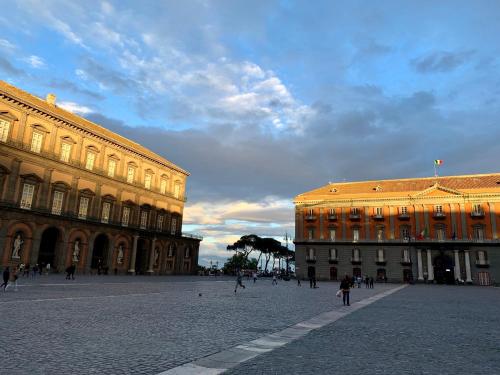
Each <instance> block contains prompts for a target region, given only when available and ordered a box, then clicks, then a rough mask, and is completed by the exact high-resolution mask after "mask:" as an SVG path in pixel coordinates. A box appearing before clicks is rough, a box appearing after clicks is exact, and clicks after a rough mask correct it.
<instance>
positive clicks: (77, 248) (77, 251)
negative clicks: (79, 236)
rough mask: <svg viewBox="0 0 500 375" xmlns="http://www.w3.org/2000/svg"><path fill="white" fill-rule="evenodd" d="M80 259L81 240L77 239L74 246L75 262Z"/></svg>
mask: <svg viewBox="0 0 500 375" xmlns="http://www.w3.org/2000/svg"><path fill="white" fill-rule="evenodd" d="M79 261H80V240H76V241H75V246H74V247H73V263H78V262H79Z"/></svg>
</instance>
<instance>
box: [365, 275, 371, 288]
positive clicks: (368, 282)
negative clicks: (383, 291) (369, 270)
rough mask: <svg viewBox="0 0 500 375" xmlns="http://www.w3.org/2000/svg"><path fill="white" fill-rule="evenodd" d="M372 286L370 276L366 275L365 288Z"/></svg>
mask: <svg viewBox="0 0 500 375" xmlns="http://www.w3.org/2000/svg"><path fill="white" fill-rule="evenodd" d="M369 287H370V278H369V277H368V276H366V277H365V288H369Z"/></svg>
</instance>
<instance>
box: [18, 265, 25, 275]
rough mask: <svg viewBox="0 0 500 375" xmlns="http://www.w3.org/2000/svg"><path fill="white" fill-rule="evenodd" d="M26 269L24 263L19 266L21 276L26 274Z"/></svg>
mask: <svg viewBox="0 0 500 375" xmlns="http://www.w3.org/2000/svg"><path fill="white" fill-rule="evenodd" d="M24 267H25V265H24V263H21V264H20V265H19V274H21V275H22V274H23V273H24Z"/></svg>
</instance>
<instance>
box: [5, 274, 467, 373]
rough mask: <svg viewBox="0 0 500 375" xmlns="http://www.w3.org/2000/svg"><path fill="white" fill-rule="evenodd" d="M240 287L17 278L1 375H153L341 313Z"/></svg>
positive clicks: (290, 293)
mask: <svg viewBox="0 0 500 375" xmlns="http://www.w3.org/2000/svg"><path fill="white" fill-rule="evenodd" d="M245 283H246V285H247V289H245V290H242V291H240V290H239V291H238V293H237V294H236V295H235V294H234V292H233V288H234V280H233V279H231V280H228V279H222V280H221V279H217V280H216V279H214V278H210V279H209V278H206V277H139V276H138V277H115V276H93V277H91V276H87V277H78V279H77V280H76V281H66V280H64V277H61V276H57V275H53V276H50V277H48V276H44V277H42V278H39V279H37V280H34V281H33V280H27V279H23V278H21V279H20V284H21V286H20V287H19V291H18V292H14V291H13V289H12V288H11V289H9V290H8V291H7V292H6V293H3V292H0V312H1V316H2V319H3V321H2V323H1V324H0V332H1V334H0V344H1V347H2V351H1V352H0V366H1V368H0V373H2V374H3V373H6V374H12V375H15V374H28V373H29V374H59V373H74V374H158V373H160V372H162V371H165V370H167V369H170V368H173V367H176V366H179V365H181V364H184V363H186V362H190V361H193V360H195V359H198V358H201V357H204V356H208V355H210V354H213V353H217V352H219V351H221V350H224V349H228V348H230V347H233V346H235V345H238V344H240V343H241V342H247V341H249V340H254V339H257V338H260V337H262V336H263V335H265V334H268V333H272V332H276V331H279V330H283V329H285V328H287V327H289V326H290V325H293V324H296V323H298V322H301V321H303V320H306V319H310V318H312V317H314V316H316V315H318V314H320V313H323V312H326V311H330V310H332V309H338V308H339V301H338V299H336V298H335V297H334V294H335V291H336V290H337V289H338V284H337V283H320V284H319V287H320V288H319V289H310V288H309V287H308V286H307V285H303V286H302V287H300V288H299V287H297V285H296V284H295V282H280V283H279V285H278V286H275V287H273V286H271V280H270V279H262V280H259V281H258V282H257V284H255V285H254V284H252V283H251V282H249V281H245ZM393 287H394V286H391V285H376V286H375V289H374V290H368V289H364V288H362V289H356V290H355V291H353V293H352V299H353V301H359V300H361V299H365V298H367V297H370V296H372V295H373V294H375V293H380V292H382V291H384V290H388V289H389V288H393ZM464 290H465V288H464ZM199 293H201V294H202V295H201V297H200V296H199ZM387 298H390V297H387ZM377 303H378V302H377ZM377 303H376V304H377ZM353 314H355V313H353ZM313 334H314V333H313ZM313 334H311V335H313ZM259 358H260V357H259ZM263 358H264V357H263ZM249 365H250V364H249ZM258 371H260V370H258ZM262 371H263V372H267V370H266V369H262Z"/></svg>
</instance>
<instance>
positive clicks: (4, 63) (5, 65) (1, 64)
mask: <svg viewBox="0 0 500 375" xmlns="http://www.w3.org/2000/svg"><path fill="white" fill-rule="evenodd" d="M0 69H1V70H3V71H4V72H5V73H6V74H8V75H11V76H22V75H24V72H23V71H22V70H21V69H18V68H16V67H15V66H13V65H12V64H11V63H10V61H8V60H7V59H5V58H3V57H2V56H0Z"/></svg>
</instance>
